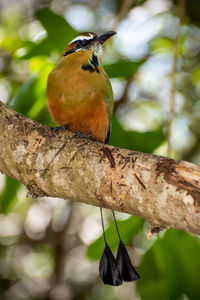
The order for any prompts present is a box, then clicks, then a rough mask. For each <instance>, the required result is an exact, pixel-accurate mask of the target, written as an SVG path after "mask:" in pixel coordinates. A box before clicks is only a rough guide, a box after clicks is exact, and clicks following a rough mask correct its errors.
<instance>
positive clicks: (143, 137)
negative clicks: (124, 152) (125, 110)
mask: <svg viewBox="0 0 200 300" xmlns="http://www.w3.org/2000/svg"><path fill="white" fill-rule="evenodd" d="M111 128H112V130H111V138H110V141H109V144H110V145H113V146H117V147H120V148H126V149H129V150H135V151H140V152H145V153H152V152H153V151H154V149H156V148H157V147H158V146H159V145H160V144H161V143H162V142H163V141H164V140H165V134H164V133H163V130H162V129H157V130H154V131H147V132H143V133H140V132H137V131H126V130H125V129H124V128H123V127H122V126H121V124H120V123H119V122H118V120H117V118H116V117H115V116H113V119H112V127H111Z"/></svg>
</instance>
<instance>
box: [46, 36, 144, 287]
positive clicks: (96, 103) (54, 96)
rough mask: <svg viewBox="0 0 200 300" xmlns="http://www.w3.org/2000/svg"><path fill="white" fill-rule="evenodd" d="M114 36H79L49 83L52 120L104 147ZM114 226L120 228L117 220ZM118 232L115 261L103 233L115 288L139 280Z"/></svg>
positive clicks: (105, 264)
mask: <svg viewBox="0 0 200 300" xmlns="http://www.w3.org/2000/svg"><path fill="white" fill-rule="evenodd" d="M114 34H116V32H114V31H107V32H105V33H102V34H100V35H96V34H95V33H94V32H83V33H81V34H79V35H77V36H76V37H75V38H74V39H73V40H72V41H71V42H70V43H69V45H68V46H67V47H66V49H65V50H64V53H63V55H62V57H61V58H60V60H59V61H58V63H57V64H56V66H55V68H54V69H53V71H52V72H51V73H50V74H49V77H48V82H47V98H48V108H49V111H50V114H51V116H52V118H53V119H54V120H55V121H56V122H57V123H58V124H59V125H61V126H64V127H66V128H67V129H68V130H70V131H73V132H78V133H79V134H82V135H86V136H88V137H90V138H91V139H93V140H95V141H98V142H101V143H107V142H108V140H109V135H110V122H111V117H112V112H113V92H112V87H111V84H110V81H109V78H108V75H107V74H106V72H105V71H104V69H103V63H102V60H103V43H104V42H105V41H106V40H107V39H108V38H110V37H111V36H113V35H114ZM113 216H114V212H113ZM101 217H102V210H101ZM114 220H115V216H114ZM115 224H116V228H117V223H116V220H115ZM102 225H103V217H102ZM103 232H104V225H103ZM117 232H118V236H119V239H120V244H119V248H118V253H117V258H116V259H115V258H114V256H113V254H112V252H111V250H110V248H109V246H108V244H107V241H106V237H105V232H104V240H105V250H104V252H103V255H102V258H101V261H100V265H99V272H100V276H101V278H102V279H103V281H104V283H106V284H110V285H115V286H116V285H121V284H122V282H123V281H134V280H136V279H139V275H138V274H137V272H136V270H135V269H134V267H133V266H132V264H131V261H130V258H129V256H128V253H127V250H126V248H125V246H124V244H123V242H122V241H121V238H120V235H119V231H118V228H117Z"/></svg>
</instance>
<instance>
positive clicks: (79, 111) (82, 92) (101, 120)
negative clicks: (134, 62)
mask: <svg viewBox="0 0 200 300" xmlns="http://www.w3.org/2000/svg"><path fill="white" fill-rule="evenodd" d="M80 65H81V63H80V62H79V61H78V59H76V62H75V63H73V62H70V61H64V62H63V63H60V64H58V65H57V66H56V67H55V69H54V70H53V71H52V72H51V73H50V75H49V78H48V84H47V97H48V107H49V111H50V114H51V116H52V117H53V119H54V120H55V121H56V122H57V123H58V124H59V125H67V126H68V128H69V130H71V131H79V132H81V133H83V134H91V137H92V139H94V140H96V141H99V142H103V143H104V142H105V140H106V138H107V135H108V131H109V123H110V119H109V112H108V107H107V104H106V102H105V101H104V99H105V98H106V96H107V95H106V93H107V90H106V84H105V77H104V75H101V74H99V73H97V72H93V73H91V72H89V71H84V70H82V69H81V68H80Z"/></svg>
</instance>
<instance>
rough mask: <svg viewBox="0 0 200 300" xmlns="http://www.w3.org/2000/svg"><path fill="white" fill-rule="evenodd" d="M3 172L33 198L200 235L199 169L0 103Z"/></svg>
mask: <svg viewBox="0 0 200 300" xmlns="http://www.w3.org/2000/svg"><path fill="white" fill-rule="evenodd" d="M0 153H1V156H0V170H1V171H2V172H3V173H5V174H7V175H9V176H11V177H13V178H15V179H17V180H18V181H20V182H21V183H23V184H24V185H25V186H26V187H27V188H28V190H29V191H30V193H31V194H32V195H34V196H35V197H41V196H51V197H60V198H64V199H69V200H71V201H80V202H84V203H88V204H91V205H96V206H100V207H106V208H110V209H112V210H118V211H121V212H127V213H130V214H133V215H138V216H141V217H143V218H145V219H147V220H148V221H149V222H150V224H151V232H154V230H153V228H156V230H158V228H160V229H163V228H167V227H174V228H177V229H182V230H185V231H190V232H193V233H197V234H200V227H199V224H200V167H199V166H196V165H194V164H191V163H188V162H185V161H181V162H179V163H176V162H175V161H174V160H173V159H170V158H167V157H159V156H155V155H150V154H144V153H139V152H133V151H129V150H126V149H120V148H116V147H112V146H108V145H104V144H101V143H97V142H94V141H90V140H87V139H83V138H79V137H77V136H76V134H75V133H72V132H69V131H67V130H60V131H58V132H54V131H52V130H51V129H50V128H49V127H47V126H45V125H42V124H39V123H37V122H35V121H32V120H30V119H28V118H26V117H24V116H22V115H20V114H18V113H16V112H15V111H13V110H11V109H10V108H8V107H7V106H5V105H4V104H3V103H0Z"/></svg>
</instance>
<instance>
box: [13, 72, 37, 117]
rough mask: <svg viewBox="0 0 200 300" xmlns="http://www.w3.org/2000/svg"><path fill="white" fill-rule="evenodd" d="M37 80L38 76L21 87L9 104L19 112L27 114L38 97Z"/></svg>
mask: <svg viewBox="0 0 200 300" xmlns="http://www.w3.org/2000/svg"><path fill="white" fill-rule="evenodd" d="M37 82H38V77H37V76H33V77H32V78H30V79H29V80H28V81H27V82H26V83H25V84H23V85H22V86H21V87H20V89H19V90H18V92H17V93H16V95H15V97H14V98H13V99H12V100H11V101H10V102H9V105H10V106H11V107H12V108H13V109H14V110H16V111H17V112H19V113H21V114H23V115H26V114H27V112H28V110H29V109H30V108H31V107H32V105H33V104H34V102H35V101H36V99H37V96H36V89H37Z"/></svg>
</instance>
